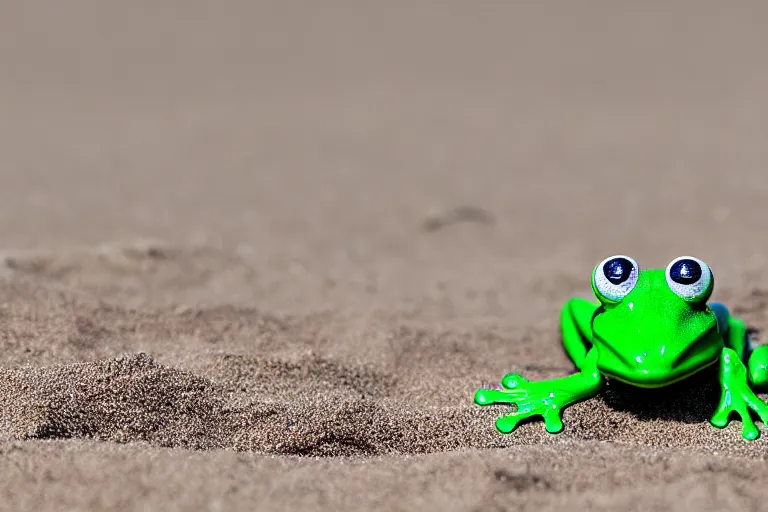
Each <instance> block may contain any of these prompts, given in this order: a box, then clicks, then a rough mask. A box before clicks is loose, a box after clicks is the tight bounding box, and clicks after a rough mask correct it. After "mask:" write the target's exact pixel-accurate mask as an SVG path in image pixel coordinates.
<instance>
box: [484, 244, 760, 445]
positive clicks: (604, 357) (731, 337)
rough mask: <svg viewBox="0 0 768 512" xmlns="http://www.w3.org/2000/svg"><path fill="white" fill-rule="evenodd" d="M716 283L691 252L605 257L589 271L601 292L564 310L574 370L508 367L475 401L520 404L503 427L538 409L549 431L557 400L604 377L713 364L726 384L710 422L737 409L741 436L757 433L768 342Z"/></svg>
mask: <svg viewBox="0 0 768 512" xmlns="http://www.w3.org/2000/svg"><path fill="white" fill-rule="evenodd" d="M713 287H714V278H713V276H712V273H711V271H710V269H709V267H708V266H707V265H706V264H705V263H704V262H702V261H701V260H699V259H696V258H693V257H689V256H686V257H680V258H676V259H675V260H673V261H672V262H671V263H670V264H669V265H668V266H667V268H666V269H647V270H645V269H644V270H640V268H639V266H638V265H637V263H636V262H635V261H634V260H633V259H632V258H629V257H627V256H623V255H618V256H612V257H611V258H607V259H605V260H603V262H602V263H600V264H599V265H597V266H596V267H595V269H594V271H593V273H592V289H593V291H594V293H595V296H596V297H597V299H598V300H597V302H594V303H593V302H591V301H589V300H586V299H583V298H572V299H570V300H569V301H568V302H566V304H565V306H564V307H563V309H562V313H561V330H562V338H563V345H564V348H565V351H566V353H567V354H568V356H569V357H570V358H571V360H572V361H573V363H574V365H575V366H576V368H577V369H578V370H579V371H578V372H577V373H575V374H573V375H569V376H567V377H563V378H559V379H552V380H544V381H534V382H529V381H527V380H526V379H524V378H522V377H521V376H520V375H518V374H509V375H507V376H505V377H504V379H502V386H503V388H504V389H501V390H495V389H481V390H478V391H477V393H476V394H475V403H477V404H478V405H491V404H499V403H504V404H515V405H517V411H516V412H513V413H512V414H509V415H507V416H503V417H501V418H499V419H498V420H497V421H496V426H497V428H498V429H499V430H500V431H501V432H505V433H508V432H511V431H513V430H514V429H515V428H516V427H517V425H518V423H519V422H520V421H522V420H525V419H528V418H530V417H533V416H541V417H542V418H543V419H544V423H545V427H546V429H547V431H549V432H552V433H554V432H559V431H560V430H562V428H563V424H562V409H563V408H564V407H566V406H568V405H570V404H572V403H574V402H577V401H580V400H583V399H586V398H590V397H592V396H594V395H596V394H597V393H598V392H599V391H600V389H601V388H602V386H603V384H604V382H605V380H606V378H611V379H616V380H619V381H622V382H624V383H626V384H630V385H633V386H637V387H642V388H659V387H664V386H668V385H670V384H673V383H676V382H679V381H681V380H684V379H686V378H688V377H690V376H692V375H693V374H695V373H697V372H699V371H700V370H703V369H704V368H707V367H709V366H711V365H714V364H718V365H719V379H720V384H721V389H722V393H721V399H720V404H719V406H718V408H717V410H716V412H715V413H714V415H713V416H712V418H711V420H710V421H711V423H712V424H713V425H714V426H716V427H720V428H722V427H725V426H726V425H727V424H728V421H729V419H730V416H731V414H732V413H735V414H738V415H739V416H740V417H741V420H742V424H743V430H742V435H743V437H744V438H746V439H756V438H757V437H758V435H759V431H758V429H757V427H756V426H755V424H754V422H753V420H752V418H751V415H750V411H754V412H755V413H756V414H757V416H758V417H759V418H760V420H761V421H762V422H763V423H768V405H766V404H765V403H764V402H762V401H761V400H760V399H759V398H758V397H757V395H756V394H755V390H759V389H761V388H763V387H766V386H768V346H759V347H756V348H754V349H753V348H752V347H751V346H750V345H749V340H748V338H747V335H746V328H745V325H744V322H743V321H741V320H740V319H738V318H735V317H733V316H731V314H730V312H729V311H728V309H727V307H726V306H725V305H724V304H721V303H716V302H714V303H708V300H709V297H710V295H711V294H712V290H713Z"/></svg>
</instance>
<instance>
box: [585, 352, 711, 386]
mask: <svg viewBox="0 0 768 512" xmlns="http://www.w3.org/2000/svg"><path fill="white" fill-rule="evenodd" d="M716 362H717V359H715V360H714V361H710V362H708V363H705V364H704V365H702V366H697V367H696V368H693V369H691V370H689V371H687V372H683V373H679V374H676V375H675V376H673V377H669V378H662V379H659V380H643V379H642V378H638V377H635V376H633V377H624V376H621V375H617V374H615V373H611V372H609V371H604V370H600V371H601V373H603V374H604V375H605V376H606V377H609V378H611V379H614V380H617V381H619V382H622V383H624V384H627V385H629V386H634V387H636V388H644V389H658V388H663V387H666V386H671V385H672V384H677V383H678V382H682V381H684V380H685V379H688V378H690V377H693V376H694V375H696V374H697V373H699V372H701V371H702V370H704V369H706V368H709V367H710V366H712V365H713V364H715V363H716Z"/></svg>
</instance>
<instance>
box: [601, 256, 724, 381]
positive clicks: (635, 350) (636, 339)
mask: <svg viewBox="0 0 768 512" xmlns="http://www.w3.org/2000/svg"><path fill="white" fill-rule="evenodd" d="M713 287H714V278H713V276H712V272H711V270H710V268H709V266H707V265H706V264H705V263H704V262H703V261H701V260H699V259H697V258H694V257H692V256H682V257H679V258H676V259H674V260H673V261H672V262H670V263H669V265H668V266H667V268H666V269H648V270H640V267H639V266H638V264H637V262H636V261H635V260H633V259H632V258H630V257H628V256H624V255H617V256H611V257H610V258H606V259H605V260H603V261H602V262H601V263H600V264H599V265H597V266H596V267H595V269H594V271H593V273H592V290H593V291H594V293H595V295H596V296H597V298H598V300H599V301H600V303H601V304H602V306H601V307H600V308H598V310H597V311H596V313H595V316H594V317H593V319H592V332H593V344H594V346H595V347H596V348H597V351H598V363H597V366H598V369H599V370H600V371H601V372H602V373H603V374H605V375H607V376H609V377H613V378H615V379H617V380H620V381H623V382H626V383H628V384H632V385H634V386H639V387H649V388H651V387H661V386H665V385H667V384H671V383H673V382H677V381H679V380H682V379H685V378H686V377H688V376H690V375H693V374H694V373H696V372H698V371H699V370H701V369H703V368H706V367H707V366H709V365H711V364H713V363H714V362H715V361H717V359H718V357H719V355H720V352H721V350H722V348H723V341H722V338H721V336H720V334H719V332H718V327H717V319H716V317H715V314H714V312H713V311H712V310H711V309H710V308H709V306H708V305H707V300H708V299H709V297H710V295H711V294H712V290H713Z"/></svg>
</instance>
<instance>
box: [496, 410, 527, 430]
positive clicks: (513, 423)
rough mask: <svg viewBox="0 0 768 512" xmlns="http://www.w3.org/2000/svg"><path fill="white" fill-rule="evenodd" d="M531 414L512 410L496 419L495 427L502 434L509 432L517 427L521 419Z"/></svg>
mask: <svg viewBox="0 0 768 512" xmlns="http://www.w3.org/2000/svg"><path fill="white" fill-rule="evenodd" d="M531 416H532V414H531V413H529V412H513V413H512V414H508V415H506V416H502V417H501V418H499V419H497V420H496V428H497V429H498V430H499V432H501V433H502V434H509V433H510V432H512V431H513V430H515V429H516V428H517V426H518V425H519V424H520V422H521V421H523V420H526V419H528V418H530V417H531Z"/></svg>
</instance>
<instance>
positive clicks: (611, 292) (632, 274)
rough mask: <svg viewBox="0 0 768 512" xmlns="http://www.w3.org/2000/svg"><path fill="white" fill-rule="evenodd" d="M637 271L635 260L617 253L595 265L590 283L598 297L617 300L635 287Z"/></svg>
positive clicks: (638, 268) (611, 300)
mask: <svg viewBox="0 0 768 512" xmlns="http://www.w3.org/2000/svg"><path fill="white" fill-rule="evenodd" d="M639 272H640V267H639V266H638V264H637V262H636V261H635V260H633V259H632V258H630V257H629V256H624V255H621V254H619V255H616V256H611V257H610V258H606V259H604V260H603V261H602V262H600V264H599V265H598V266H597V267H595V273H594V275H593V277H592V283H593V285H594V288H595V291H596V292H597V293H598V294H599V295H600V297H602V298H604V299H606V300H608V301H610V302H619V301H621V300H622V299H623V298H624V297H626V296H627V294H629V292H631V291H632V289H633V288H634V287H635V285H636V284H637V276H638V273H639Z"/></svg>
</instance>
